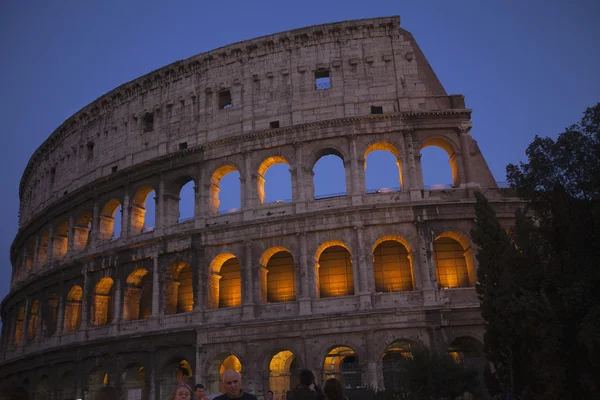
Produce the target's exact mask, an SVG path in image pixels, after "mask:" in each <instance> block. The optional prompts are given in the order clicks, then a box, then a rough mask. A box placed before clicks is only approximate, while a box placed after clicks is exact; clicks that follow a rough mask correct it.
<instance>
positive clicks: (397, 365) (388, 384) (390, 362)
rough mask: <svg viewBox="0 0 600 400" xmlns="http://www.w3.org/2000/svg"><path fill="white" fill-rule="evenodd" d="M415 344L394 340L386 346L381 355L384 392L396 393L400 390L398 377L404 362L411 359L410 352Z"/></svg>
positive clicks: (402, 369)
mask: <svg viewBox="0 0 600 400" xmlns="http://www.w3.org/2000/svg"><path fill="white" fill-rule="evenodd" d="M414 347H415V344H414V343H413V342H411V341H407V340H396V341H395V342H394V343H392V344H391V345H389V346H388V348H387V350H386V352H385V354H384V355H383V359H382V363H383V384H384V385H385V389H386V390H391V391H394V392H396V391H398V390H399V389H400V382H401V381H400V377H401V375H402V373H403V371H404V363H405V361H406V360H410V359H412V351H413V349H414Z"/></svg>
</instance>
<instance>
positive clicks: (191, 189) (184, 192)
mask: <svg viewBox="0 0 600 400" xmlns="http://www.w3.org/2000/svg"><path fill="white" fill-rule="evenodd" d="M174 184H175V188H176V190H177V194H178V197H179V201H178V202H177V212H175V204H174V201H171V200H170V199H169V198H166V199H165V203H166V208H167V214H173V215H174V216H175V215H176V216H177V218H172V220H170V221H169V222H170V223H178V222H183V221H187V220H189V219H193V218H194V216H195V209H196V207H195V204H196V190H197V185H196V181H195V180H194V179H193V178H192V177H191V176H188V175H184V176H180V177H179V178H177V179H176V180H175V182H174ZM172 203H173V204H172ZM188 203H190V204H189V205H191V213H190V212H189V210H188ZM182 205H185V206H186V207H185V208H183V207H182ZM182 211H184V212H182Z"/></svg>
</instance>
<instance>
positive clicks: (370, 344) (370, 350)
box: [365, 331, 381, 391]
mask: <svg viewBox="0 0 600 400" xmlns="http://www.w3.org/2000/svg"><path fill="white" fill-rule="evenodd" d="M365 341H366V343H365V348H366V349H367V360H366V361H367V362H366V363H365V364H366V366H367V371H366V378H367V379H366V384H367V387H369V388H370V389H373V390H375V391H377V390H378V389H379V384H378V383H379V382H378V374H377V363H378V361H379V362H381V361H380V360H381V357H377V355H375V354H374V352H375V349H374V347H375V346H374V344H375V343H377V341H376V339H375V335H373V332H372V331H371V332H369V333H367V335H366V337H365Z"/></svg>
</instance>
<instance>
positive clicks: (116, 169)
mask: <svg viewBox="0 0 600 400" xmlns="http://www.w3.org/2000/svg"><path fill="white" fill-rule="evenodd" d="M118 170H119V167H117V166H116V165H115V166H114V167H112V168H111V169H110V172H112V173H113V174H114V173H115V172H117V171H118Z"/></svg>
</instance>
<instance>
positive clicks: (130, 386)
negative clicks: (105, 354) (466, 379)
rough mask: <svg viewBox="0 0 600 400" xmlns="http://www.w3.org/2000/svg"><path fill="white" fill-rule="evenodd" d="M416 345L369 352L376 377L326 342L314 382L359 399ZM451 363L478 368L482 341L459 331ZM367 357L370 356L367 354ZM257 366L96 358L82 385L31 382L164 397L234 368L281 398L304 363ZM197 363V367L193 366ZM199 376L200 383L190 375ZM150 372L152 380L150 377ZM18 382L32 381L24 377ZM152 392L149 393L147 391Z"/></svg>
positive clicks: (56, 393)
mask: <svg viewBox="0 0 600 400" xmlns="http://www.w3.org/2000/svg"><path fill="white" fill-rule="evenodd" d="M421 347H422V344H421V343H419V342H415V341H413V340H407V339H398V340H395V341H393V342H392V343H391V344H389V345H388V347H387V348H386V349H385V351H384V352H383V354H380V355H378V356H376V357H375V359H376V360H377V361H376V373H377V376H376V379H377V381H378V382H373V381H372V379H373V377H372V376H367V375H368V371H367V370H368V368H367V362H366V360H365V359H364V358H365V354H359V352H357V351H356V350H355V349H354V348H353V347H352V345H349V344H338V345H335V346H333V347H330V348H329V349H328V350H326V352H325V353H324V354H322V355H321V362H320V365H319V366H318V369H317V370H315V371H314V372H315V373H316V375H317V379H318V381H320V382H324V381H325V380H327V379H330V378H334V379H337V380H339V381H340V382H341V383H342V385H343V387H344V388H345V391H346V395H347V396H348V397H349V398H350V399H351V400H352V399H355V398H361V396H363V395H364V393H365V391H366V389H367V387H368V386H373V385H374V384H376V385H377V387H378V388H379V389H381V390H382V389H392V390H393V389H398V387H397V385H398V382H399V379H398V378H399V374H401V373H402V371H403V370H402V368H401V363H402V362H403V361H405V360H408V359H410V358H412V352H413V351H414V350H415V349H416V348H421ZM446 351H447V352H448V354H450V355H451V356H452V357H453V358H454V359H455V360H456V361H457V362H461V363H466V364H469V365H470V366H472V367H475V368H477V369H479V370H481V369H482V368H483V366H484V364H485V360H484V357H483V346H482V344H481V343H480V342H479V341H478V340H476V339H473V338H472V337H467V336H462V337H458V338H457V339H455V340H454V341H453V342H452V343H451V344H450V346H449V347H448V348H447V349H446ZM369 358H371V359H372V358H373V356H370V357H369ZM260 364H262V369H261V370H259V371H248V370H247V368H246V366H245V364H244V363H243V362H242V359H241V358H240V357H238V355H236V354H235V353H229V354H228V353H222V354H219V355H218V356H217V357H216V358H214V359H213V360H212V361H211V362H210V364H209V365H208V369H207V370H204V371H202V372H201V373H200V374H195V371H194V370H193V368H192V366H191V364H190V362H189V361H188V360H187V359H186V358H172V359H171V360H170V361H168V362H167V363H166V364H165V365H163V366H162V367H160V366H158V367H157V366H154V365H152V366H147V367H148V369H149V370H151V369H152V368H155V369H154V371H152V372H149V370H147V369H146V368H145V367H144V366H143V365H142V363H139V362H131V363H128V364H127V365H125V366H124V368H123V369H122V370H121V371H120V373H119V375H118V376H117V375H116V374H115V371H114V370H113V369H111V368H108V367H107V366H104V365H102V363H99V364H98V365H96V366H95V367H93V368H92V369H91V370H89V371H87V373H86V374H87V375H86V376H85V378H86V379H85V381H84V382H83V384H82V383H81V382H78V380H77V375H76V374H75V373H74V372H73V371H71V370H67V371H65V372H63V373H62V374H61V376H60V378H59V379H58V380H57V381H56V382H52V381H51V380H50V378H49V377H48V375H43V376H41V377H40V378H39V379H38V380H37V383H36V384H35V388H32V389H34V393H35V400H51V399H53V400H58V399H65V400H67V399H69V400H71V399H74V398H75V397H76V396H77V395H78V396H79V398H83V399H85V400H94V399H95V398H96V394H97V393H98V392H99V390H100V389H101V388H102V387H104V386H113V387H118V388H119V391H120V395H121V397H122V398H124V399H132V398H136V399H151V398H155V399H159V398H160V399H164V398H167V397H168V395H169V394H170V393H171V391H172V390H173V388H174V387H175V386H176V384H177V383H179V382H186V383H192V384H193V383H194V382H196V383H203V384H204V385H205V387H206V394H209V393H210V394H215V393H218V392H224V391H225V387H224V386H223V383H222V382H221V380H220V377H221V375H222V374H223V373H224V372H225V371H226V370H235V371H237V372H239V373H240V374H242V380H243V381H244V382H246V385H245V386H244V387H245V388H246V390H248V389H250V390H251V391H253V392H254V393H255V394H259V392H260V393H263V394H264V393H266V392H267V390H271V391H273V393H274V395H275V397H276V398H282V396H283V395H285V394H286V393H287V391H289V390H290V389H292V388H294V387H295V386H296V385H297V384H298V383H299V381H298V372H299V371H300V369H302V368H305V363H304V362H303V360H302V357H299V355H298V354H295V352H294V351H293V350H292V349H286V348H280V349H276V350H273V351H271V352H269V353H268V356H267V359H266V360H264V362H263V363H260ZM196 368H197V366H196ZM248 373H251V374H252V375H253V379H254V380H255V383H254V384H253V385H252V386H253V387H250V388H249V387H248V386H247V385H248V384H247V382H248V380H247V379H248V378H247V374H248ZM197 376H200V377H201V378H200V379H201V382H197V379H196V377H197ZM152 377H154V379H152ZM22 383H23V384H24V386H26V387H27V386H32V385H31V384H30V382H29V380H28V379H25V380H24V381H23V382H22ZM151 394H152V395H153V396H152V395H151Z"/></svg>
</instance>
